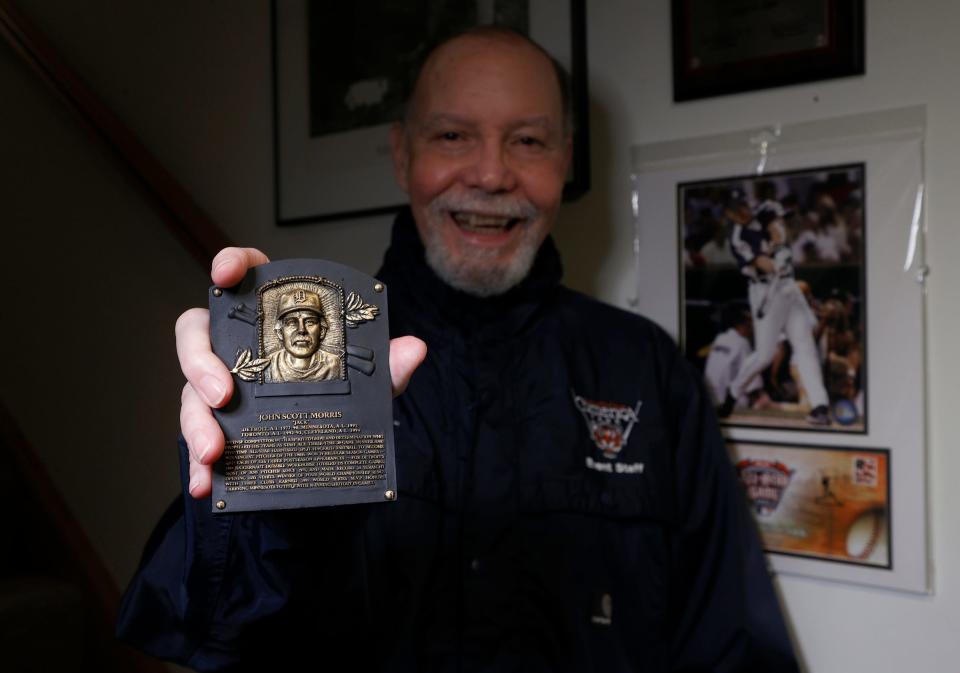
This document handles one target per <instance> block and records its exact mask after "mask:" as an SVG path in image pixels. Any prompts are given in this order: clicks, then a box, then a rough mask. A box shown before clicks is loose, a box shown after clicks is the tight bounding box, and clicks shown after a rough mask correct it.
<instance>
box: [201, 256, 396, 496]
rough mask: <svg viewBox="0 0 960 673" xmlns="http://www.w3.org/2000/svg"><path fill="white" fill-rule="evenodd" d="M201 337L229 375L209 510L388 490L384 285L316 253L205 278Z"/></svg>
mask: <svg viewBox="0 0 960 673" xmlns="http://www.w3.org/2000/svg"><path fill="white" fill-rule="evenodd" d="M210 341H211V343H212V345H213V351H214V353H216V354H217V356H218V357H220V359H221V360H223V361H224V363H226V365H227V367H228V368H229V369H230V370H231V373H232V374H233V375H234V377H235V378H234V394H233V397H232V399H231V400H230V402H229V403H228V404H227V405H226V406H225V407H223V408H222V409H216V410H214V415H215V416H216V418H217V420H218V421H219V423H220V426H221V427H222V428H223V432H224V435H225V437H226V446H225V449H224V453H223V458H221V460H220V461H218V462H217V464H216V465H215V466H214V471H213V498H212V499H211V500H212V507H213V511H214V512H215V513H227V512H239V511H250V510H261V509H290V508H297V507H319V506H325V505H343V504H350V503H360V502H383V501H390V500H394V499H396V470H395V464H394V450H393V406H392V396H391V387H390V363H389V359H388V358H389V353H390V344H389V341H390V335H389V330H388V325H387V289H386V287H385V286H384V285H383V284H382V283H380V282H379V281H378V280H376V279H375V278H373V277H371V276H368V275H366V274H363V273H360V272H359V271H356V270H354V269H351V268H349V267H346V266H343V265H340V264H336V263H333V262H326V261H322V260H307V259H295V260H285V261H281V262H273V263H271V264H265V265H262V266H257V267H254V268H253V269H251V270H250V271H249V272H248V273H247V275H246V277H245V278H244V279H243V281H242V282H241V283H240V284H239V285H237V286H236V287H232V288H219V287H212V288H210Z"/></svg>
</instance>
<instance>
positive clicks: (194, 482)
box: [187, 474, 200, 495]
mask: <svg viewBox="0 0 960 673" xmlns="http://www.w3.org/2000/svg"><path fill="white" fill-rule="evenodd" d="M199 485H200V475H199V474H195V475H193V476H192V477H190V485H189V486H187V490H188V491H189V492H190V495H193V491H194V490H195V489H196V488H197V486H199Z"/></svg>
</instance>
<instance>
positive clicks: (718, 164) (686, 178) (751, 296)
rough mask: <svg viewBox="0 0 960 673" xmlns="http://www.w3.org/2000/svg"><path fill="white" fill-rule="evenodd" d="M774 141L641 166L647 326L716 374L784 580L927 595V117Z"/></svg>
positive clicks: (640, 239) (711, 379)
mask: <svg viewBox="0 0 960 673" xmlns="http://www.w3.org/2000/svg"><path fill="white" fill-rule="evenodd" d="M774 131H775V132H774ZM774 131H771V127H760V128H750V129H744V130H741V131H734V132H726V133H718V134H716V135H710V136H699V137H695V138H684V139H677V140H669V141H661V142H656V143H649V144H645V145H635V146H633V147H632V148H631V161H632V173H631V180H632V183H633V187H634V189H633V193H632V203H631V205H632V214H633V218H634V226H635V235H636V238H635V245H634V257H635V259H634V261H635V266H634V269H635V273H636V286H635V290H633V291H634V292H635V295H634V296H635V297H636V300H635V303H634V307H635V310H636V311H637V312H639V313H641V314H642V315H645V316H647V317H649V318H651V319H653V320H655V321H656V322H657V323H658V324H660V325H661V326H662V327H663V328H664V329H665V330H666V331H667V332H669V333H670V334H671V335H672V336H674V337H675V338H676V340H677V342H678V345H679V346H680V348H681V351H682V352H683V353H684V354H685V355H686V357H687V359H688V362H689V363H690V366H692V367H693V368H694V369H695V370H697V371H699V372H700V373H701V374H702V376H703V394H704V395H705V396H706V397H707V398H708V400H709V401H708V403H709V404H712V405H715V408H716V410H717V416H718V417H719V422H720V424H721V430H722V432H723V434H724V436H725V437H726V439H727V442H728V445H729V446H730V447H731V449H732V456H733V457H734V463H735V464H737V465H738V472H739V474H740V478H741V481H742V482H743V484H744V486H745V488H747V491H748V497H750V498H751V499H752V502H753V506H754V512H755V514H756V516H757V520H758V522H759V523H760V524H761V529H762V533H763V538H764V544H765V547H766V549H767V551H768V553H769V561H770V563H771V565H772V567H773V568H774V569H775V570H776V571H777V572H778V573H781V574H790V575H796V576H805V577H816V578H820V579H829V580H834V581H841V582H851V583H856V584H865V585H871V586H879V587H886V588H890V589H898V590H902V591H911V592H921V593H923V592H927V591H929V590H930V589H931V585H930V579H931V578H930V574H929V566H928V562H927V561H928V559H927V549H928V539H927V526H926V516H927V513H926V502H925V493H926V465H927V463H926V430H925V427H926V426H925V421H924V413H925V412H924V408H925V407H924V395H925V388H926V386H925V376H926V373H925V371H926V370H925V366H926V365H925V361H924V348H925V345H924V344H925V313H924V282H925V278H926V275H927V273H928V268H927V266H926V262H925V240H924V224H923V195H924V191H925V190H924V183H925V180H924V162H923V143H924V138H925V133H926V110H925V108H923V107H922V106H911V107H904V108H897V109H892V110H881V111H875V112H867V113H860V114H856V115H848V116H843V117H836V118H830V119H819V120H811V121H805V122H797V123H794V124H784V125H779V126H777V127H776V128H775V129H774ZM625 285H626V283H625ZM631 289H632V288H627V291H628V292H629V291H630V290H631ZM880 447H883V448H880ZM894 542H895V544H894Z"/></svg>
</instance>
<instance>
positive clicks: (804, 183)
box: [677, 163, 869, 433]
mask: <svg viewBox="0 0 960 673" xmlns="http://www.w3.org/2000/svg"><path fill="white" fill-rule="evenodd" d="M865 171H866V167H865V165H864V164H862V163H858V164H842V165H835V166H825V167H819V168H805V169H797V170H790V171H784V172H780V173H770V174H764V175H762V176H757V175H755V174H754V175H747V176H735V177H726V178H718V179H710V180H700V181H695V182H683V183H680V184H679V185H677V213H678V217H679V222H678V236H679V243H678V246H677V247H678V250H679V254H680V259H679V260H678V268H679V269H680V274H681V277H680V279H679V287H680V311H679V313H680V318H681V337H680V338H681V343H683V344H684V348H685V351H686V355H687V357H688V359H690V360H691V361H692V362H693V363H694V364H695V365H696V366H697V367H698V368H699V369H700V370H701V371H702V372H703V374H704V379H705V382H706V384H707V388H708V391H709V393H710V394H711V395H712V396H713V401H714V404H715V405H716V406H717V407H718V408H719V409H723V411H721V413H720V416H721V422H722V423H726V424H729V425H739V426H744V427H765V428H776V429H782V430H818V431H828V432H831V431H832V432H859V433H864V432H866V429H867V421H868V418H869V416H868V408H867V395H866V390H867V386H866V374H867V367H866V359H867V340H868V339H867V337H868V335H867V332H866V324H867V322H866V319H867V297H866V255H865V251H866V235H867V217H866V209H865V203H866V200H865V199H866V194H865V185H866V179H865V178H866V175H865Z"/></svg>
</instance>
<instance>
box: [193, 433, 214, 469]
mask: <svg viewBox="0 0 960 673" xmlns="http://www.w3.org/2000/svg"><path fill="white" fill-rule="evenodd" d="M194 442H195V444H196V447H195V451H194V454H195V455H196V457H197V460H198V461H200V462H201V463H206V462H207V456H208V455H210V450H211V449H212V448H213V442H212V441H210V438H209V437H208V436H207V435H204V434H201V435H199V436H198V437H196V438H195V440H194Z"/></svg>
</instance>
